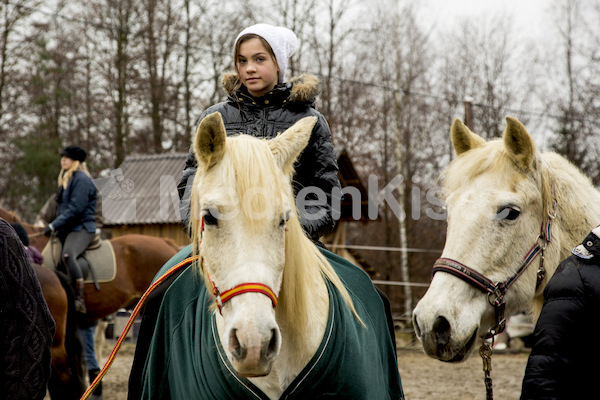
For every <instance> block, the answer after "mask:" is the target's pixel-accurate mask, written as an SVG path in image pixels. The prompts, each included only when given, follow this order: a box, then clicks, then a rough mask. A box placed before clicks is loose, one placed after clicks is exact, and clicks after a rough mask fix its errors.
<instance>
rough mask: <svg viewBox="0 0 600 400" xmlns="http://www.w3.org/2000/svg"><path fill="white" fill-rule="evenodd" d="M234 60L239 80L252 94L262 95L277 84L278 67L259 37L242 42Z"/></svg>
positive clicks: (255, 95)
mask: <svg viewBox="0 0 600 400" xmlns="http://www.w3.org/2000/svg"><path fill="white" fill-rule="evenodd" d="M235 62H236V67H237V72H238V75H239V77H240V81H241V82H242V83H243V84H244V85H245V86H246V87H247V88H248V92H249V93H250V94H251V95H252V96H254V97H260V96H263V95H264V94H265V93H267V92H268V91H269V90H271V89H273V88H274V87H275V85H277V77H278V76H277V74H278V73H279V68H278V67H277V63H276V62H275V59H274V58H273V57H272V56H271V54H270V53H269V51H268V50H267V49H266V48H265V46H264V45H263V43H262V41H261V40H260V39H257V38H253V39H249V40H246V41H245V42H243V43H242V44H241V45H240V49H239V55H238V59H237V60H236V61H235Z"/></svg>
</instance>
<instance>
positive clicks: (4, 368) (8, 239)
mask: <svg viewBox="0 0 600 400" xmlns="http://www.w3.org/2000/svg"><path fill="white" fill-rule="evenodd" d="M54 329H55V325H54V320H53V319H52V316H51V315H50V312H49V311H48V306H47V305H46V301H45V300H44V297H43V296H42V290H41V288H40V284H39V282H38V279H37V277H36V275H35V272H34V270H33V268H32V266H31V264H30V262H29V260H28V256H27V254H26V253H25V248H24V247H23V244H22V243H21V241H20V240H19V238H18V236H17V234H16V233H15V231H14V230H13V229H12V228H11V227H10V225H9V224H8V223H7V222H6V221H4V220H3V219H1V218H0V399H11V400H42V399H43V398H44V396H45V395H46V383H47V382H48V378H49V377H50V348H51V346H52V338H53V337H54Z"/></svg>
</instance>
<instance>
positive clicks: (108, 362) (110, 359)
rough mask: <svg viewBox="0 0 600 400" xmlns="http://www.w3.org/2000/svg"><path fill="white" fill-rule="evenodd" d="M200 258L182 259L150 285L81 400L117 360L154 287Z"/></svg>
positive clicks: (88, 394)
mask: <svg viewBox="0 0 600 400" xmlns="http://www.w3.org/2000/svg"><path fill="white" fill-rule="evenodd" d="M198 258H199V256H193V257H189V258H186V259H185V260H183V261H181V262H180V263H179V264H177V265H175V266H173V267H171V268H170V269H169V270H168V271H167V272H166V273H164V274H163V275H162V276H161V277H160V278H158V279H157V280H156V281H155V282H154V283H153V284H152V285H150V287H149V288H148V289H147V290H146V291H145V292H144V294H143V295H142V297H141V298H140V300H139V301H138V303H137V305H136V306H135V308H134V309H133V312H132V313H131V316H130V317H129V320H128V321H127V325H125V329H123V333H121V335H120V336H119V339H118V340H117V343H116V344H115V347H114V348H113V350H112V352H111V353H110V356H109V357H108V360H106V363H105V364H104V367H102V369H101V370H100V373H99V374H98V376H97V377H96V379H94V381H93V382H92V383H91V384H90V386H89V387H88V388H87V390H86V391H85V392H84V393H83V396H81V399H80V400H87V399H88V398H89V397H90V396H91V395H92V392H93V391H94V390H95V389H96V387H97V386H98V385H99V384H100V380H101V379H102V377H104V375H106V372H107V371H108V369H109V368H110V366H111V364H112V363H113V361H114V360H115V358H116V356H117V352H118V351H119V349H120V348H121V345H122V344H123V341H124V340H125V337H126V336H127V333H128V332H129V330H130V329H131V327H132V326H133V323H134V321H135V318H136V317H137V315H138V314H139V312H140V310H141V309H142V306H143V305H144V303H145V302H146V300H147V299H148V296H149V295H150V293H152V292H153V291H154V289H156V288H157V287H158V286H160V284H161V283H163V282H164V281H165V280H166V279H167V278H168V277H170V276H171V275H173V273H174V272H176V271H177V270H179V269H180V268H181V267H185V266H187V265H189V264H191V263H193V262H194V261H196V260H198Z"/></svg>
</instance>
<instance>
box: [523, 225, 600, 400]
mask: <svg viewBox="0 0 600 400" xmlns="http://www.w3.org/2000/svg"><path fill="white" fill-rule="evenodd" d="M594 233H596V234H594ZM597 235H600V227H599V228H596V229H594V230H593V231H592V232H591V233H590V234H589V235H588V236H587V237H586V238H585V240H584V241H583V243H582V244H581V245H579V246H577V247H576V248H575V249H573V255H571V256H570V257H568V258H567V259H566V260H564V261H563V262H562V263H561V264H560V265H559V266H558V269H557V270H556V272H555V273H554V275H553V276H552V278H551V279H550V281H549V282H548V285H547V286H546V288H545V289H544V298H545V300H544V305H543V308H542V312H541V314H540V317H539V319H538V321H537V324H536V327H535V330H534V333H533V340H534V344H533V347H532V350H531V354H530V356H529V360H528V362H527V367H526V369H525V376H524V378H523V390H522V393H521V400H529V399H544V400H547V399H565V400H566V399H597V398H598V387H597V381H596V380H597V379H598V378H599V377H600V374H599V372H600V368H599V367H598V363H597V361H598V359H599V358H600V346H598V344H597V343H596V342H597V341H598V335H599V333H600V239H599V238H598V236H597Z"/></svg>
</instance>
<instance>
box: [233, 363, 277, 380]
mask: <svg viewBox="0 0 600 400" xmlns="http://www.w3.org/2000/svg"><path fill="white" fill-rule="evenodd" d="M272 365H273V364H272V363H268V365H262V366H258V367H255V366H252V367H249V366H242V365H235V364H234V365H233V366H234V368H235V370H236V372H237V374H238V375H239V376H240V377H242V378H260V377H263V376H267V375H269V374H270V373H271V367H272Z"/></svg>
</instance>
